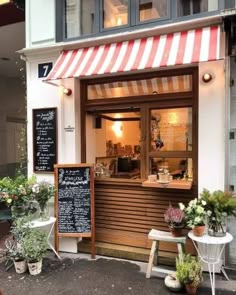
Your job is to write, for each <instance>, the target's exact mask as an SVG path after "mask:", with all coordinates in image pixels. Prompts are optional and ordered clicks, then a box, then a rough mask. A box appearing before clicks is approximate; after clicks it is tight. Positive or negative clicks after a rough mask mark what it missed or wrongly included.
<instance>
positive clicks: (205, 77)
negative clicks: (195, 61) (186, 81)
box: [202, 73, 213, 83]
mask: <svg viewBox="0 0 236 295" xmlns="http://www.w3.org/2000/svg"><path fill="white" fill-rule="evenodd" d="M212 79H213V76H212V74H210V73H205V74H203V75H202V81H203V82H205V83H209V82H210V81H211V80H212Z"/></svg>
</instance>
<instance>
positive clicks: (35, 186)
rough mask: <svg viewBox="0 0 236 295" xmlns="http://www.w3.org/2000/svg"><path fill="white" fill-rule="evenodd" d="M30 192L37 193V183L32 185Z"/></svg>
mask: <svg viewBox="0 0 236 295" xmlns="http://www.w3.org/2000/svg"><path fill="white" fill-rule="evenodd" d="M32 192H33V193H36V194H37V193H39V185H38V184H37V183H36V184H35V185H34V186H33V187H32Z"/></svg>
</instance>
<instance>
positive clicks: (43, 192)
mask: <svg viewBox="0 0 236 295" xmlns="http://www.w3.org/2000/svg"><path fill="white" fill-rule="evenodd" d="M32 192H33V196H34V199H35V200H36V201H37V202H38V204H39V206H40V208H41V209H43V208H44V207H45V206H46V204H47V202H48V201H49V200H50V198H51V197H53V194H54V192H55V188H54V185H52V184H51V183H49V182H46V181H42V182H39V183H36V184H34V185H33V187H32Z"/></svg>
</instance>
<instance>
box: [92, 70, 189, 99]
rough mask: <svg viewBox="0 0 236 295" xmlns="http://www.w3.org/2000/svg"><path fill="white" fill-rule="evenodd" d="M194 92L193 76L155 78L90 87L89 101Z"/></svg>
mask: <svg viewBox="0 0 236 295" xmlns="http://www.w3.org/2000/svg"><path fill="white" fill-rule="evenodd" d="M191 90H192V77H191V75H180V76H171V77H153V78H150V79H140V80H130V81H127V80H126V81H119V82H111V83H101V84H93V85H89V86H88V100H94V99H108V98H112V97H113V98H115V97H129V96H143V95H153V94H160V95H161V94H165V93H178V92H189V91H191Z"/></svg>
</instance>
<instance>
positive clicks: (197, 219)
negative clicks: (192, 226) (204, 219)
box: [194, 216, 201, 224]
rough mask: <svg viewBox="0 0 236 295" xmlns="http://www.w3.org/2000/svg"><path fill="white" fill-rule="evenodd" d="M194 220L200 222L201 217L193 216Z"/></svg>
mask: <svg viewBox="0 0 236 295" xmlns="http://www.w3.org/2000/svg"><path fill="white" fill-rule="evenodd" d="M194 222H195V223H197V224H198V223H200V222H201V218H200V217H199V216H197V217H195V218H194Z"/></svg>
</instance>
